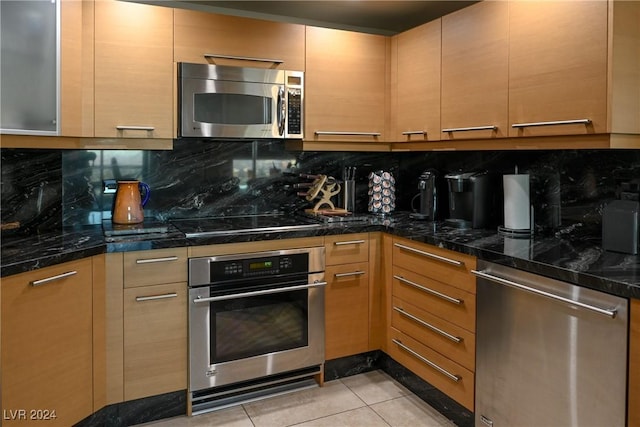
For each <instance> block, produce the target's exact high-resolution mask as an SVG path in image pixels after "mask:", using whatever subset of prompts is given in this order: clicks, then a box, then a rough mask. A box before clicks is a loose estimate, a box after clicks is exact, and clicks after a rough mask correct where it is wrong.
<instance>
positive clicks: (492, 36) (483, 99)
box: [441, 1, 509, 140]
mask: <svg viewBox="0 0 640 427" xmlns="http://www.w3.org/2000/svg"><path fill="white" fill-rule="evenodd" d="M508 54H509V3H508V2H501V1H489V2H480V3H477V4H474V5H472V6H469V7H466V8H464V9H461V10H459V11H457V12H454V13H451V14H449V15H445V16H444V17H442V112H441V114H442V140H457V139H478V138H498V137H506V136H507V134H508V127H509V126H508V100H509V96H508V85H509V82H508V76H509V64H508V60H509V57H508ZM445 130H446V131H445Z"/></svg>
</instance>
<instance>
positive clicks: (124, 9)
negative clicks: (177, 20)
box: [95, 0, 175, 138]
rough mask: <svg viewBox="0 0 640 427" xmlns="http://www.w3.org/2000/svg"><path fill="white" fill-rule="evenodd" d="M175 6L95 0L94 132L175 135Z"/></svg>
mask: <svg viewBox="0 0 640 427" xmlns="http://www.w3.org/2000/svg"><path fill="white" fill-rule="evenodd" d="M173 87H174V66H173V9H171V8H168V7H160V6H149V5H145V4H136V3H129V2H123V1H114V0H101V1H97V2H96V3H95V136H96V137H107V138H117V137H125V138H138V137H140V138H172V137H173V136H174V134H175V131H174V126H173V110H174V100H173Z"/></svg>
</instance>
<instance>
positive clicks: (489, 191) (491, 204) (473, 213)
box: [444, 171, 496, 228]
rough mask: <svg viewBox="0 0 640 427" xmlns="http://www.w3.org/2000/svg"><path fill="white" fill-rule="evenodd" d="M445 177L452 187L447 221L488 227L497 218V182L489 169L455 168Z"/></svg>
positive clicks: (448, 184)
mask: <svg viewBox="0 0 640 427" xmlns="http://www.w3.org/2000/svg"><path fill="white" fill-rule="evenodd" d="M444 178H445V180H446V181H447V186H448V188H449V216H448V217H447V218H446V219H445V223H446V224H448V225H452V226H454V227H458V228H487V227H489V226H491V225H492V224H493V223H494V222H495V218H494V216H495V215H496V212H495V209H494V208H495V200H494V199H495V195H494V191H495V185H492V176H491V175H490V174H489V173H488V172H487V171H483V172H454V173H449V174H447V175H445V177H444ZM492 187H493V188H492Z"/></svg>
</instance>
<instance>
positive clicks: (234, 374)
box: [189, 273, 326, 391]
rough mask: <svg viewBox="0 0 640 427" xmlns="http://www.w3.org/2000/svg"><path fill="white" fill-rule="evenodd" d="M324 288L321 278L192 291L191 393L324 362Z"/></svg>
mask: <svg viewBox="0 0 640 427" xmlns="http://www.w3.org/2000/svg"><path fill="white" fill-rule="evenodd" d="M324 285H326V282H324V273H317V274H310V275H308V276H307V280H303V281H302V282H298V283H295V282H294V283H287V284H286V285H285V286H284V287H270V288H268V289H266V290H265V289H262V290H259V291H246V292H242V293H231V294H225V295H219V294H212V293H211V287H209V286H203V287H199V288H192V289H190V290H189V351H190V355H189V360H190V366H189V368H190V369H189V390H190V391H197V390H202V389H207V388H211V387H217V386H222V385H227V384H233V383H237V382H240V381H245V380H252V379H257V378H261V377H265V376H268V375H273V374H278V373H282V372H287V371H292V370H296V369H301V368H306V367H311V366H315V365H320V364H322V363H324ZM211 295H215V296H211Z"/></svg>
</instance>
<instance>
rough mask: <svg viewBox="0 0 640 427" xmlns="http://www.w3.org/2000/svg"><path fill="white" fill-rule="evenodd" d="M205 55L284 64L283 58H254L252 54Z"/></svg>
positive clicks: (206, 55) (205, 55) (207, 55)
mask: <svg viewBox="0 0 640 427" xmlns="http://www.w3.org/2000/svg"><path fill="white" fill-rule="evenodd" d="M203 56H204V57H205V58H222V59H237V60H240V61H255V62H269V63H272V64H282V63H283V62H284V61H283V60H282V59H271V58H253V57H251V56H234V55H216V54H214V53H205V54H204V55H203Z"/></svg>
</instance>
